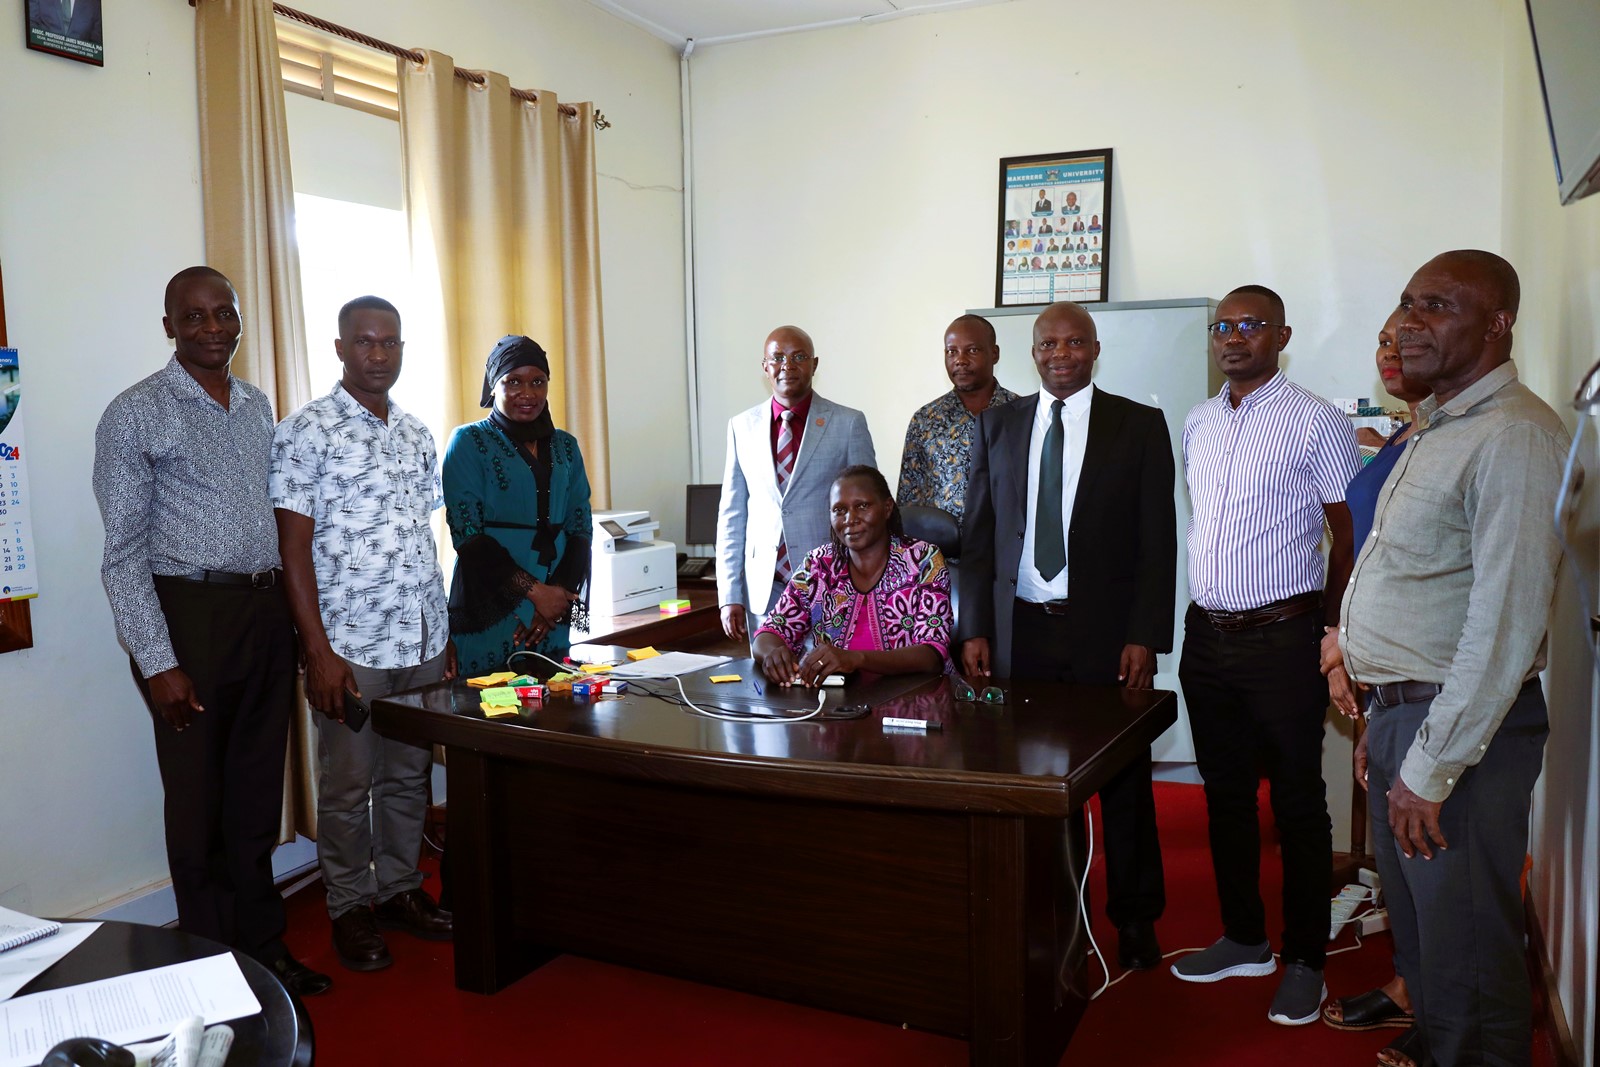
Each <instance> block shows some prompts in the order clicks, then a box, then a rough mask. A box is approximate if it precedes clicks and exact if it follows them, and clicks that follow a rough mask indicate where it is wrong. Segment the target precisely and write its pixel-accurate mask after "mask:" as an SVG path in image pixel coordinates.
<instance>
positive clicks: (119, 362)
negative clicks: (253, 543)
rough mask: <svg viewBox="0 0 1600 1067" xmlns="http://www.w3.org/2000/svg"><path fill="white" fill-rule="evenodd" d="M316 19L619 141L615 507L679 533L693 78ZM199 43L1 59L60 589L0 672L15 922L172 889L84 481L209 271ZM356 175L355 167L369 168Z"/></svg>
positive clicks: (539, 45)
mask: <svg viewBox="0 0 1600 1067" xmlns="http://www.w3.org/2000/svg"><path fill="white" fill-rule="evenodd" d="M0 7H3V8H4V10H0V22H5V21H10V22H11V23H12V24H13V25H14V26H17V27H20V26H21V24H22V15H21V10H20V9H21V7H22V2H21V0H6V2H5V3H4V4H3V5H0ZM316 12H317V13H318V14H320V15H323V16H324V17H327V18H331V19H334V20H336V21H339V22H343V23H345V24H347V25H351V26H353V27H355V28H358V29H361V30H364V31H366V32H368V33H371V34H373V35H375V36H379V37H383V38H386V39H389V40H392V41H395V42H397V43H401V44H405V45H407V46H409V47H431V48H436V49H439V50H441V51H444V52H447V53H449V54H451V55H452V56H453V57H454V58H455V59H456V61H457V62H458V63H459V64H461V65H463V66H478V67H486V68H490V69H494V70H499V71H502V72H504V73H505V74H507V75H508V76H510V78H511V81H512V83H513V84H514V85H517V86H519V87H528V88H535V89H549V90H551V91H554V92H556V93H557V94H558V95H559V96H561V97H562V98H564V99H569V100H587V99H592V100H594V101H596V102H597V103H598V104H599V105H600V106H601V107H603V108H604V109H605V111H606V114H607V115H608V116H609V117H610V118H611V119H612V121H613V122H614V123H615V126H614V127H613V128H612V129H610V130H608V131H605V132H604V133H602V134H600V135H599V136H598V138H597V149H596V155H597V162H598V169H599V171H600V172H601V174H602V175H603V176H602V177H601V179H600V213H601V215H600V218H601V222H600V226H601V247H602V270H603V285H604V287H605V292H606V293H607V294H608V296H607V300H606V305H605V306H606V316H605V329H606V342H607V345H606V347H607V353H608V375H607V388H608V390H609V392H610V398H611V405H612V433H611V440H612V454H613V457H614V460H613V476H614V478H613V480H614V485H615V493H616V497H617V499H618V500H619V501H622V502H632V501H634V500H639V501H641V502H642V503H643V504H644V505H645V506H649V507H652V508H656V509H660V510H662V511H663V512H664V513H665V514H666V515H668V516H669V517H672V518H673V521H674V522H681V519H678V518H676V516H678V515H680V514H681V511H682V493H683V490H682V486H683V484H684V482H685V481H686V480H687V477H688V458H687V456H688V447H687V430H686V429H685V428H684V427H685V420H684V418H683V417H682V412H681V405H682V403H683V399H682V398H684V397H685V396H686V385H685V376H684V372H683V355H682V352H683V345H682V340H681V339H682V336H683V299H682V292H683V287H682V268H681V262H682V239H681V215H680V209H681V204H680V199H681V198H680V196H679V194H678V193H676V192H674V191H673V190H674V189H675V188H676V187H677V186H678V185H679V184H680V180H681V176H680V169H681V151H680V139H679V125H678V120H679V108H678V63H677V57H676V55H675V53H674V52H673V51H672V50H671V49H670V48H669V47H668V46H667V45H665V44H663V43H661V42H660V41H657V40H655V39H653V38H651V37H649V36H647V35H646V34H644V33H643V32H642V31H640V30H638V29H636V28H634V27H632V26H629V25H627V24H626V23H623V22H621V21H619V20H617V19H615V18H613V17H611V16H609V15H606V14H604V13H603V12H600V11H598V10H597V9H595V8H593V7H591V6H589V5H587V4H584V3H582V2H580V0H470V2H461V3H454V4H449V5H443V4H436V3H429V2H427V0H388V2H386V3H384V4H382V5H379V4H376V3H373V2H371V0H326V2H319V4H318V5H317V6H316ZM193 18H194V13H193V10H192V9H191V8H189V7H188V6H187V5H186V4H183V3H181V2H175V0H126V2H122V3H117V4H107V5H106V12H105V39H106V56H107V59H106V66H105V68H104V69H96V68H93V67H89V66H85V65H82V64H77V63H72V62H68V61H65V60H61V59H56V58H53V57H49V56H46V55H44V54H42V53H37V52H29V51H27V50H26V49H25V48H24V47H23V46H22V44H21V33H20V30H19V31H18V32H16V33H8V34H0V131H3V132H4V140H5V145H4V151H0V260H3V262H4V265H5V268H6V272H5V280H6V283H7V284H6V309H7V321H8V325H9V327H10V338H11V342H12V343H13V344H14V345H16V346H17V347H18V348H19V349H20V350H21V352H22V356H23V360H24V364H23V375H24V378H23V381H24V388H25V395H26V396H27V404H28V428H29V443H30V445H31V446H32V454H31V455H30V456H29V457H28V465H29V471H30V475H31V481H32V484H33V490H34V508H33V514H34V518H33V524H34V533H35V536H36V538H37V540H38V542H39V547H38V553H37V555H38V563H39V570H40V584H41V589H42V592H41V594H40V596H39V598H38V599H37V600H36V601H34V606H33V620H34V641H35V648H34V649H33V650H32V651H27V652H20V653H11V654H9V655H4V656H0V693H3V694H4V696H3V698H0V736H3V737H4V740H3V741H0V811H3V812H5V818H3V819H0V903H3V904H6V905H8V906H11V907H16V908H20V909H23V910H29V909H31V910H33V911H37V912H44V913H52V914H65V913H75V912H80V911H85V910H89V909H91V908H93V907H95V906H96V905H98V904H100V903H102V902H104V901H107V900H111V899H114V898H117V897H119V896H122V895H125V894H127V893H129V892H132V891H137V890H139V889H141V888H144V887H146V886H149V885H151V884H153V883H157V882H159V881H161V880H162V879H164V878H165V877H166V861H165V854H164V850H163V845H162V834H161V817H160V811H161V790H160V785H159V782H158V779H157V773H156V764H155V753H154V746H153V744H152V742H151V740H150V737H151V734H150V726H149V717H148V713H147V712H146V711H145V710H144V707H143V705H142V704H141V702H140V701H139V698H138V695H137V692H136V690H135V689H134V686H133V683H132V681H131V680H130V678H129V675H128V669H127V660H126V657H125V655H124V654H123V653H122V651H121V650H120V649H119V648H118V646H117V644H116V641H115V637H114V635H113V632H112V627H111V615H110V611H109V609H108V607H107V605H106V600H105V594H104V592H103V591H102V589H101V586H100V581H99V560H100V551H101V544H102V529H101V524H100V518H99V514H98V512H97V510H96V508H95V504H94V499H93V496H92V494H91V492H90V488H89V472H90V465H91V461H92V456H93V430H94V425H95V422H96V420H97V419H98V418H99V415H100V412H101V411H102V410H103V409H104V407H105V405H106V403H107V402H108V401H109V400H110V399H111V397H112V396H114V395H115V394H116V393H117V392H119V391H120V390H122V389H123V388H125V387H127V386H128V385H130V384H132V383H133V382H134V381H136V380H137V379H138V378H140V377H142V376H144V375H146V374H148V373H150V372H151V371H153V370H155V369H156V368H158V367H159V366H160V365H161V364H162V362H163V361H164V360H165V359H166V358H167V355H168V353H169V352H170V348H169V347H168V345H167V342H166V341H165V339H164V337H163V336H162V333H161V324H160V316H161V292H162V287H163V286H164V285H165V284H166V280H167V278H168V277H170V276H171V275H172V274H173V273H174V272H175V271H176V270H178V269H180V268H182V267H184V266H187V265H189V264H191V263H195V262H199V261H200V260H201V258H202V256H203V247H204V245H203V240H202V233H201V208H200V189H199V162H198V144H199V135H198V129H197V114H198V110H197V106H196V99H195V76H194V31H193ZM348 165H349V166H351V167H360V166H362V165H363V159H362V158H361V156H360V154H359V153H356V154H355V155H353V156H352V158H351V159H350V160H349V162H348ZM318 336H320V334H319V335H318ZM647 449H648V452H647V451H646V450H647ZM647 454H648V455H649V456H650V463H649V465H648V467H647V466H646V465H645V464H644V463H642V462H640V460H639V458H638V457H641V456H643V455H647Z"/></svg>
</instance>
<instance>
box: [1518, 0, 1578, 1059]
mask: <svg viewBox="0 0 1600 1067" xmlns="http://www.w3.org/2000/svg"><path fill="white" fill-rule="evenodd" d="M1505 40H1506V45H1505V92H1506V123H1505V133H1504V136H1505V150H1504V153H1503V160H1504V167H1505V202H1506V206H1505V234H1504V248H1503V252H1504V254H1505V255H1506V256H1507V257H1508V258H1509V259H1510V260H1511V262H1512V263H1514V264H1515V265H1516V267H1517V270H1518V272H1519V274H1520V276H1521V279H1522V311H1521V314H1520V316H1519V318H1518V320H1517V327H1516V349H1515V353H1514V354H1515V357H1516V360H1517V364H1518V366H1519V367H1520V368H1521V371H1522V375H1523V378H1524V379H1525V380H1526V381H1527V382H1528V384H1529V386H1530V387H1531V388H1533V389H1534V390H1536V391H1537V392H1538V393H1539V394H1540V395H1541V396H1543V397H1544V399H1545V400H1546V401H1548V402H1549V403H1550V404H1551V406H1552V407H1554V408H1555V409H1556V411H1558V412H1560V413H1561V415H1562V417H1563V418H1564V419H1565V420H1566V422H1567V425H1568V427H1569V428H1573V429H1576V428H1577V418H1576V416H1575V415H1574V413H1573V411H1572V405H1571V399H1572V394H1573V392H1574V390H1575V389H1576V388H1577V384H1578V382H1579V380H1581V378H1582V377H1583V374H1584V372H1585V371H1587V370H1588V368H1589V366H1590V365H1591V364H1592V363H1594V362H1595V361H1596V359H1600V196H1593V197H1590V198H1588V199H1587V200H1583V201H1579V202H1578V203H1576V204H1574V205H1572V206H1571V207H1561V206H1560V202H1559V199H1558V197H1557V194H1556V181H1555V168H1554V167H1553V165H1552V163H1551V159H1550V140H1549V134H1548V132H1547V130H1546V128H1545V118H1544V111H1543V106H1542V104H1541V101H1540V97H1539V85H1538V72H1537V70H1536V68H1535V66H1534V57H1533V48H1532V45H1531V43H1530V39H1529V34H1528V20H1527V15H1526V13H1525V11H1524V10H1523V6H1522V5H1521V4H1520V3H1509V2H1508V3H1507V4H1506V12H1505ZM1593 73H1594V79H1595V83H1596V84H1600V57H1595V64H1594V71H1593ZM1597 431H1600V424H1597V423H1596V422H1594V421H1593V420H1590V421H1589V423H1588V425H1587V426H1586V427H1585V428H1584V435H1585V436H1584V445H1583V447H1582V450H1581V452H1580V458H1581V459H1582V461H1583V462H1584V464H1585V466H1586V468H1587V471H1588V481H1589V489H1588V491H1587V493H1586V494H1585V495H1584V497H1583V498H1582V500H1583V506H1582V510H1581V513H1580V515H1579V530H1580V536H1579V537H1578V539H1577V541H1576V543H1575V544H1574V549H1575V551H1576V552H1578V553H1579V558H1578V559H1577V560H1576V561H1573V560H1570V559H1569V561H1568V564H1567V568H1566V579H1567V581H1566V583H1565V584H1564V586H1563V587H1562V588H1561V589H1560V590H1559V591H1558V593H1557V598H1556V606H1555V613H1554V615H1553V617H1552V621H1551V633H1550V666H1549V670H1548V671H1547V672H1546V673H1545V692H1546V695H1547V697H1548V699H1549V702H1550V741H1549V743H1548V744H1547V745H1546V747H1545V759H1544V775H1543V777H1542V778H1540V780H1539V786H1538V789H1537V790H1536V792H1535V794H1534V813H1533V834H1532V840H1531V843H1530V846H1529V847H1530V850H1531V851H1532V854H1533V857H1534V861H1533V862H1534V869H1533V874H1532V876H1531V878H1530V880H1529V892H1530V895H1531V897H1532V899H1533V902H1534V909H1535V911H1536V912H1537V913H1538V915H1539V921H1540V924H1541V928H1542V930H1543V933H1544V941H1545V944H1546V946H1547V947H1548V948H1549V950H1550V956H1551V964H1552V968H1553V970H1554V972H1555V975H1556V979H1557V983H1558V986H1559V989H1560V999H1561V1003H1562V1006H1563V1009H1564V1011H1565V1014H1566V1018H1567V1022H1568V1025H1569V1026H1570V1028H1571V1030H1572V1034H1573V1037H1574V1039H1575V1042H1576V1044H1577V1052H1578V1062H1579V1063H1593V1062H1594V1060H1595V1054H1596V1052H1597V1051H1600V1049H1597V1048H1596V1047H1595V1018H1596V1015H1595V996H1596V988H1595V985H1596V964H1597V962H1600V953H1597V952H1596V938H1597V936H1600V888H1597V887H1600V729H1597V728H1596V707H1597V702H1596V694H1595V675H1594V662H1593V660H1592V659H1591V654H1590V648H1591V645H1590V638H1589V636H1588V627H1587V625H1586V624H1585V620H1584V615H1585V609H1584V607H1583V606H1582V598H1581V596H1580V595H1579V592H1578V590H1579V588H1580V583H1581V584H1585V585H1587V586H1588V596H1589V599H1590V602H1591V603H1593V602H1594V601H1595V598H1596V592H1597V586H1596V582H1595V573H1596V568H1597V566H1600V542H1597V538H1596V530H1597V529H1600V481H1597V480H1596V478H1597V475H1600V447H1597V445H1596V440H1597Z"/></svg>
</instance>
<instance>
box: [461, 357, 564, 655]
mask: <svg viewBox="0 0 1600 1067" xmlns="http://www.w3.org/2000/svg"><path fill="white" fill-rule="evenodd" d="M549 388H550V361H549V359H548V358H547V357H546V356H545V353H544V349H542V348H540V347H539V345H538V344H537V343H536V342H534V341H532V340H530V339H528V338H526V337H517V336H510V337H502V338H501V339H500V343H499V344H497V345H495V347H494V351H493V352H491V353H489V361H488V365H487V366H486V367H485V368H484V375H483V398H482V400H481V401H480V404H481V405H482V406H483V407H486V408H488V407H491V405H492V410H491V411H490V413H489V417H488V418H487V419H484V420H483V421H482V422H474V423H472V424H470V425H467V426H462V427H459V428H457V429H456V431H455V433H453V434H451V435H450V444H449V447H447V448H446V449H445V453H444V502H445V508H446V511H445V515H446V518H447V519H448V521H449V523H450V539H451V541H452V542H453V543H454V545H455V549H456V566H455V573H454V575H453V576H452V577H451V581H450V631H451V637H452V638H454V640H455V643H456V654H457V656H458V658H459V661H460V664H461V671H462V673H463V674H465V675H468V676H471V675H478V674H488V673H491V672H493V671H500V670H505V669H506V666H507V661H508V660H509V659H510V658H511V654H512V653H514V652H519V651H522V650H524V649H530V650H532V651H535V652H540V653H543V654H544V655H547V656H551V657H553V658H555V659H557V660H559V659H561V657H562V656H564V655H565V654H566V652H567V649H568V647H569V645H570V644H571V641H570V638H569V636H568V635H569V629H570V626H569V624H570V623H571V622H573V621H578V622H582V621H584V618H583V617H584V616H585V615H586V611H585V604H584V602H583V599H582V598H583V596H584V595H585V593H586V587H587V584H588V577H589V539H590V537H591V530H590V522H591V517H590V510H589V478H588V476H587V475H586V474H585V473H584V469H583V454H582V453H581V452H579V451H578V441H577V438H575V437H573V436H572V435H571V434H570V433H567V432H566V431H565V430H558V429H556V428H555V425H554V423H553V422H552V421H551V419H550V409H549V406H548V403H547V400H548V394H549ZM574 615H576V616H577V617H578V618H577V619H576V620H574ZM529 666H530V668H533V665H531V664H530V665H529ZM541 666H544V667H548V666H549V664H548V663H541ZM533 669H537V668H533Z"/></svg>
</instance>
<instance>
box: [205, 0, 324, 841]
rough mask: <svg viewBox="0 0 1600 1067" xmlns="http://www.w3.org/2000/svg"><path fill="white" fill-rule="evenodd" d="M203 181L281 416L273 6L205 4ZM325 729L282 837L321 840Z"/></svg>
mask: <svg viewBox="0 0 1600 1067" xmlns="http://www.w3.org/2000/svg"><path fill="white" fill-rule="evenodd" d="M195 51H196V58H197V64H198V68H199V74H200V79H199V80H200V86H199V88H200V175H201V183H200V184H201V188H202V190H203V191H204V196H205V227H206V262H207V263H208V264H209V265H211V266H213V267H215V268H216V269H217V270H220V271H221V272H222V273H224V274H226V275H227V276H228V278H229V279H230V280H232V282H233V284H234V287H235V288H236V289H237V290H238V292H239V313H240V318H241V319H242V320H243V326H244V336H243V338H242V339H241V341H240V343H239V354H238V355H237V356H235V357H234V361H233V368H232V369H233V373H234V374H236V375H238V376H239V377H240V378H243V379H244V380H245V381H248V382H250V383H252V384H254V385H256V386H259V387H260V388H261V389H262V391H264V392H265V393H266V394H267V396H268V398H270V399H271V400H272V403H273V407H274V409H275V410H276V412H277V414H278V417H279V418H282V417H283V416H285V415H287V414H288V413H289V412H291V411H293V410H294V409H296V408H298V407H299V406H300V405H302V404H304V403H306V402H307V401H308V400H310V399H311V371H310V366H309V364H308V362H307V359H306V336H305V318H304V313H303V312H302V310H301V307H300V257H299V254H298V252H297V250H296V246H295V240H294V183H293V180H292V179H291V176H290V173H289V137H288V126H287V123H286V122H285V120H284V112H283V83H282V77H281V74H280V69H279V63H278V37H277V32H276V30H275V29H274V26H273V20H272V3H271V0H198V3H197V5H196V8H195ZM316 751H317V747H316V727H315V726H313V725H312V722H311V712H310V709H309V708H307V706H306V703H305V700H304V699H301V700H300V701H299V708H298V711H297V714H296V716H295V719H294V722H293V725H292V727H291V729H290V733H289V755H288V759H287V761H286V766H285V775H286V781H285V789H284V796H283V821H282V824H281V826H280V828H279V836H280V840H282V841H292V840H293V839H294V835H295V833H296V832H298V833H302V834H305V835H306V836H307V837H316V835H317V803H316V780H317V778H316V771H315V767H316V762H315V761H316Z"/></svg>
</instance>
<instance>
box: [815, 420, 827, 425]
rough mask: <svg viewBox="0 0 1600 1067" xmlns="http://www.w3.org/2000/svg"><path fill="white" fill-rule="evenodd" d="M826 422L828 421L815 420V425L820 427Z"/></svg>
mask: <svg viewBox="0 0 1600 1067" xmlns="http://www.w3.org/2000/svg"><path fill="white" fill-rule="evenodd" d="M827 421H828V420H827V419H818V420H817V425H818V426H821V425H822V424H823V423H825V422H827Z"/></svg>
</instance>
